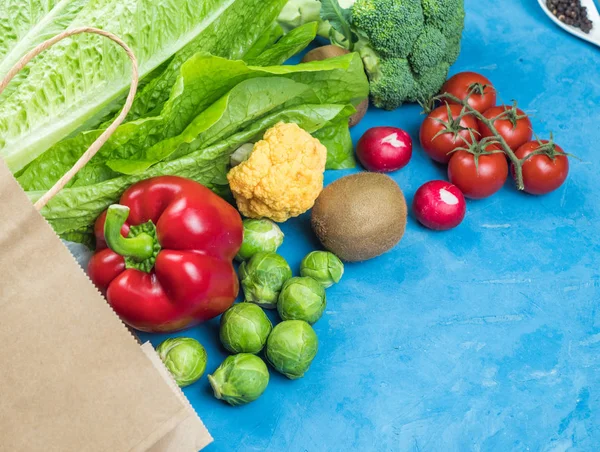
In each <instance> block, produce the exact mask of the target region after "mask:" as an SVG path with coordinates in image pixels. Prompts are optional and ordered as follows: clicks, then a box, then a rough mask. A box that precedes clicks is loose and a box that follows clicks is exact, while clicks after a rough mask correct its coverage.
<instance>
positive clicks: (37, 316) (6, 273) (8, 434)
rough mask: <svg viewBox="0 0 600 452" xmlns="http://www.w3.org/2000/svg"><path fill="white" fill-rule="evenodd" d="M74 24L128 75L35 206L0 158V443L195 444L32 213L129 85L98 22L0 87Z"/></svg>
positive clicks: (162, 376) (134, 348)
mask: <svg viewBox="0 0 600 452" xmlns="http://www.w3.org/2000/svg"><path fill="white" fill-rule="evenodd" d="M79 33H95V34H99V35H102V36H105V37H107V38H109V39H111V40H112V41H114V42H115V43H117V44H119V45H120V46H121V47H123V49H124V50H125V51H126V52H127V55H128V56H129V58H130V59H131V62H132V84H131V89H130V92H129V96H128V98H127V101H126V104H125V107H124V108H123V111H122V112H121V114H120V115H119V117H118V118H117V119H116V120H115V121H114V123H113V124H112V125H111V126H109V127H108V128H107V129H106V132H104V133H103V134H102V135H101V136H100V137H99V138H98V140H96V142H95V143H94V144H92V146H90V148H89V149H88V150H87V151H86V152H85V153H84V155H83V156H82V157H81V158H80V160H79V161H78V162H77V164H76V165H75V166H74V167H73V169H72V170H71V171H69V172H68V173H67V174H66V175H65V176H63V178H61V180H60V181H59V182H58V183H57V184H56V185H55V186H54V187H53V188H52V189H51V190H50V191H49V192H48V193H46V194H45V195H44V196H43V197H42V198H41V199H40V200H39V201H38V202H37V203H36V206H35V207H34V206H32V205H31V204H30V202H29V200H28V198H27V196H26V195H25V193H24V192H23V191H22V189H21V187H20V186H19V184H18V183H17V181H16V180H15V179H14V178H13V176H12V174H11V173H10V171H9V169H8V167H7V166H6V164H5V163H4V162H3V161H2V160H1V159H0V325H1V326H0V363H2V364H0V388H1V391H2V392H1V393H0V451H6V452H20V451H23V452H36V451H44V452H47V451H57V452H70V451H74V452H75V451H76V452H79V451H86V452H87V451H89V452H94V451H109V452H121V451H123V452H125V451H136V452H137V451H152V452H171V451H172V452H195V451H197V450H199V449H201V448H203V447H205V446H206V445H207V444H209V443H210V442H211V441H212V438H211V437H210V435H209V433H208V432H207V430H206V429H205V427H204V425H203V424H202V421H201V420H200V418H199V417H198V416H197V415H196V413H195V412H194V410H193V409H192V407H191V405H190V404H189V402H188V401H187V399H186V398H185V397H184V395H183V393H182V392H181V390H180V389H179V388H178V387H177V385H176V384H175V382H174V380H173V379H172V378H171V376H170V375H169V373H168V371H167V369H166V368H165V367H164V366H163V364H162V362H161V361H160V359H159V358H158V356H157V354H156V352H155V351H154V350H153V349H152V346H151V345H150V344H145V345H144V346H142V347H140V345H139V343H138V342H136V338H134V336H133V335H132V334H131V333H130V332H129V330H128V329H127V328H126V327H125V325H124V324H123V323H122V322H121V321H120V320H119V319H118V317H117V316H116V314H115V313H114V312H113V311H112V310H111V308H110V307H109V305H108V304H107V303H106V301H105V300H104V298H103V297H102V296H101V295H100V293H99V292H98V291H97V290H96V288H95V287H94V286H93V284H92V283H91V281H90V280H89V279H88V278H87V276H86V275H85V273H84V272H83V270H82V269H81V267H79V265H78V264H77V263H76V262H75V259H74V258H73V256H72V255H71V254H70V253H69V251H68V250H67V248H66V247H65V246H64V245H63V243H62V242H61V240H60V239H59V238H58V236H57V235H56V234H55V233H54V231H53V230H52V228H51V227H50V225H49V224H48V223H47V222H46V221H45V220H44V219H43V218H42V217H41V216H40V214H39V213H38V210H39V209H41V208H42V207H43V205H44V204H45V203H46V202H48V200H49V199H50V198H51V197H52V196H53V195H54V194H56V193H57V192H58V191H60V190H61V188H62V187H64V185H65V184H66V183H68V181H69V179H70V178H72V177H73V175H74V174H75V173H76V172H77V171H78V170H79V169H81V167H83V165H85V164H86V163H87V162H88V161H89V160H90V159H91V158H92V157H93V155H94V154H95V153H96V152H97V151H98V149H100V147H101V146H102V145H103V144H104V143H105V142H106V140H108V138H109V137H110V135H111V133H112V132H113V131H114V130H115V129H116V128H117V127H118V125H119V124H120V123H121V122H122V121H123V120H124V119H125V117H126V115H127V112H128V110H129V108H130V107H131V104H132V102H133V97H134V95H135V92H136V88H137V82H138V80H137V61H136V59H135V56H134V55H133V52H132V51H131V49H129V47H127V45H126V44H125V43H124V42H123V41H121V40H120V39H119V38H118V37H116V36H114V35H112V34H111V33H108V32H106V31H103V30H98V29H94V28H88V27H84V28H79V29H71V30H68V31H65V32H63V33H61V34H60V35H58V36H56V37H54V38H51V39H49V40H48V41H45V42H44V43H42V44H40V45H39V46H37V47H36V48H35V49H33V50H32V51H31V52H29V53H28V54H27V55H25V56H24V57H23V58H22V59H21V60H20V61H19V62H18V63H17V64H16V65H15V67H14V68H13V69H11V70H10V71H9V72H8V74H7V75H6V76H5V77H4V79H3V80H2V81H0V92H2V90H3V89H4V88H5V87H6V86H7V84H8V83H9V82H10V80H11V79H12V78H13V77H14V76H15V74H17V73H18V72H19V70H21V69H22V68H23V67H25V65H26V64H28V62H30V61H31V60H32V59H33V58H34V57H35V56H36V55H38V54H39V53H41V52H43V51H44V50H45V49H47V48H49V47H50V46H52V45H54V44H55V43H57V42H58V41H60V40H62V39H65V38H67V37H69V36H72V35H74V34H79Z"/></svg>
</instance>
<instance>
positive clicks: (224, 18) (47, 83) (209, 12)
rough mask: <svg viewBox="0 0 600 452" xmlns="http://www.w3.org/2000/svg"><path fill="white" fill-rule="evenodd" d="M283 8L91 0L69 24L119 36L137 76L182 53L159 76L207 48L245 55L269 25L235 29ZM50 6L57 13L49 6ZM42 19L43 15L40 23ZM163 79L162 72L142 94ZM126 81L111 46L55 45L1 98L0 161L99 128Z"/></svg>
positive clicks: (22, 158)
mask: <svg viewBox="0 0 600 452" xmlns="http://www.w3.org/2000/svg"><path fill="white" fill-rule="evenodd" d="M12 1H14V0H12ZM20 3H21V4H22V3H23V2H20ZM283 3H285V2H284V1H283V0H203V1H201V2H199V1H197V0H161V1H156V0H90V1H88V2H87V3H86V5H85V6H84V7H83V8H82V9H81V10H80V11H79V12H78V14H77V15H76V17H75V18H74V19H73V20H72V21H71V22H70V27H76V26H95V27H98V28H103V29H106V30H108V31H111V32H113V33H115V34H116V35H118V36H121V37H123V38H124V39H125V40H126V41H127V42H128V43H129V44H130V45H131V46H132V48H133V50H134V52H135V54H136V56H137V58H138V62H139V69H140V75H141V76H142V77H143V76H145V75H146V74H149V73H151V72H152V71H154V70H155V69H156V68H157V67H159V66H160V65H161V64H163V63H164V62H165V61H167V60H168V59H169V58H171V57H172V56H173V55H174V54H178V55H181V56H180V57H179V59H178V56H176V57H175V58H173V60H172V62H171V63H170V65H169V67H168V68H167V69H166V70H165V71H164V72H163V74H166V73H168V72H169V70H170V69H169V68H171V67H172V66H173V65H176V64H181V62H183V61H185V60H187V58H188V57H189V55H191V54H193V53H195V52H197V51H198V49H199V48H201V46H203V45H206V46H208V47H211V46H212V47H213V48H214V49H216V51H217V53H218V51H219V50H220V49H224V48H227V49H230V53H235V52H233V51H232V49H235V51H236V52H237V51H240V52H242V53H243V51H244V50H245V49H248V48H250V47H251V46H252V44H253V43H254V41H255V40H256V38H257V37H258V36H260V34H261V33H262V32H263V31H264V28H266V25H268V24H270V23H272V22H273V20H274V18H272V19H265V23H266V25H265V26H264V27H263V28H262V29H261V28H258V25H257V28H256V33H255V35H256V37H253V38H248V35H247V34H246V33H243V32H242V33H241V35H242V37H240V39H242V40H243V39H246V40H247V41H245V42H241V41H239V40H238V39H237V36H238V33H239V32H241V31H242V30H244V29H245V28H247V27H254V23H255V22H256V23H258V22H260V17H259V18H258V19H256V18H255V17H254V16H253V15H252V14H254V12H255V11H256V9H255V8H257V7H259V4H262V5H263V7H261V8H259V10H260V11H263V9H264V5H268V6H269V7H272V8H273V11H274V12H275V13H276V12H277V11H278V8H279V6H280V5H281V6H282V5H283ZM51 9H52V10H54V9H55V8H47V10H48V11H50V10H51ZM275 15H276V14H275ZM9 20H12V18H9ZM43 20H44V17H42V18H41V19H39V21H43ZM140 24H146V25H147V26H140ZM13 28H18V27H16V26H14V27H13ZM16 46H18V44H14V43H13V44H12V45H11V47H12V48H14V47H16ZM227 56H229V55H227ZM231 56H232V57H234V58H236V57H239V55H231ZM176 72H177V71H176ZM162 77H163V75H162V74H161V76H159V77H157V78H156V79H155V80H153V81H152V82H151V83H149V84H148V85H146V87H145V88H144V90H143V91H146V90H148V89H150V88H151V85H155V82H156V80H158V79H159V78H160V79H161V80H162ZM174 78H176V76H175V77H174ZM173 80H174V79H173ZM129 83H130V63H129V60H128V58H127V56H126V55H125V54H124V52H123V50H122V49H120V48H119V47H118V46H117V45H115V44H114V43H111V42H109V41H108V40H106V39H105V38H101V37H99V36H95V35H80V36H75V37H73V38H69V39H67V40H65V41H62V42H60V43H58V44H57V45H56V46H54V47H52V48H51V49H49V50H47V51H46V52H45V53H44V54H43V55H40V57H38V58H36V61H35V62H34V64H32V65H31V66H30V68H29V73H28V74H27V77H26V78H25V79H23V80H22V81H21V82H20V84H19V86H18V89H17V90H15V91H13V92H12V93H11V94H10V95H9V96H7V97H6V96H3V102H2V103H0V156H1V157H3V158H4V159H5V160H6V162H7V164H8V166H9V168H10V169H11V170H12V171H13V172H17V171H19V170H20V169H22V168H23V167H25V166H26V165H27V164H28V163H29V162H31V161H32V160H33V159H35V158H36V157H38V156H39V155H41V154H43V153H44V152H45V151H46V150H48V149H49V148H50V147H51V146H52V145H54V144H55V143H57V142H58V141H60V140H62V139H63V138H65V137H67V136H69V135H71V134H73V133H75V132H77V131H78V130H83V129H86V128H89V127H90V124H98V121H99V119H100V118H102V117H104V116H105V115H106V113H107V112H109V111H112V110H114V108H115V103H118V102H119V101H121V100H122V98H123V95H124V94H125V93H126V91H127V88H128V86H129ZM171 86H172V83H170V84H168V86H167V87H166V88H165V89H166V90H167V92H168V91H169V90H170V88H171ZM167 97H168V94H167Z"/></svg>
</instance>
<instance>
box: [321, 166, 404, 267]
mask: <svg viewBox="0 0 600 452" xmlns="http://www.w3.org/2000/svg"><path fill="white" fill-rule="evenodd" d="M406 214H407V207H406V200H405V198H404V194H403V193H402V190H401V189H400V187H399V186H398V184H396V182H394V180H393V179H392V178H391V177H389V176H386V175H385V174H380V173H358V174H353V175H351V176H345V177H342V178H341V179H338V180H337V181H335V182H333V183H332V184H330V185H328V186H327V187H326V188H325V189H324V190H323V191H322V192H321V194H320V195H319V197H318V198H317V201H316V203H315V206H314V207H313V210H312V217H311V223H312V228H313V230H314V232H315V234H316V235H317V237H318V238H319V240H320V241H321V243H322V244H323V246H324V247H325V248H326V249H328V250H329V251H331V252H332V253H334V254H336V255H337V256H338V257H339V258H340V259H342V260H344V261H347V262H359V261H365V260H368V259H372V258H374V257H377V256H379V255H381V254H383V253H385V252H386V251H389V250H390V249H392V248H393V247H394V246H396V245H397V244H398V242H400V240H401V239H402V236H403V235H404V231H405V229H406Z"/></svg>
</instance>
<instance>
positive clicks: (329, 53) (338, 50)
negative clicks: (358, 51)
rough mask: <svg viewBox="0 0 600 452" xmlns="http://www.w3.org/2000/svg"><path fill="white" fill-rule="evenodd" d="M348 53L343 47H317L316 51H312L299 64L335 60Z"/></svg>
mask: <svg viewBox="0 0 600 452" xmlns="http://www.w3.org/2000/svg"><path fill="white" fill-rule="evenodd" d="M349 53H350V52H349V51H348V50H346V49H344V48H343V47H340V46H334V45H328V46H322V47H317V48H316V49H312V50H311V51H310V52H308V53H307V54H306V55H304V58H302V61H301V63H310V62H311V61H321V60H326V59H328V58H335V57H339V56H342V55H347V54H349Z"/></svg>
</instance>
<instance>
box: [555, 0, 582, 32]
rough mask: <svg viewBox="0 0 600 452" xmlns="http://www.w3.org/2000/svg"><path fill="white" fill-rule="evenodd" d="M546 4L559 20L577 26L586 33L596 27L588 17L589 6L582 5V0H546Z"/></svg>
mask: <svg viewBox="0 0 600 452" xmlns="http://www.w3.org/2000/svg"><path fill="white" fill-rule="evenodd" d="M546 5H547V6H548V9H549V10H550V12H551V13H552V14H554V15H555V16H556V17H557V18H558V20H560V21H561V22H563V23H565V24H567V25H571V26H573V27H577V28H579V29H581V31H583V32H584V33H589V32H590V31H591V30H592V28H593V27H594V24H593V23H592V21H591V20H590V19H589V18H588V15H587V8H586V7H585V6H582V5H581V0H546Z"/></svg>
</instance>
